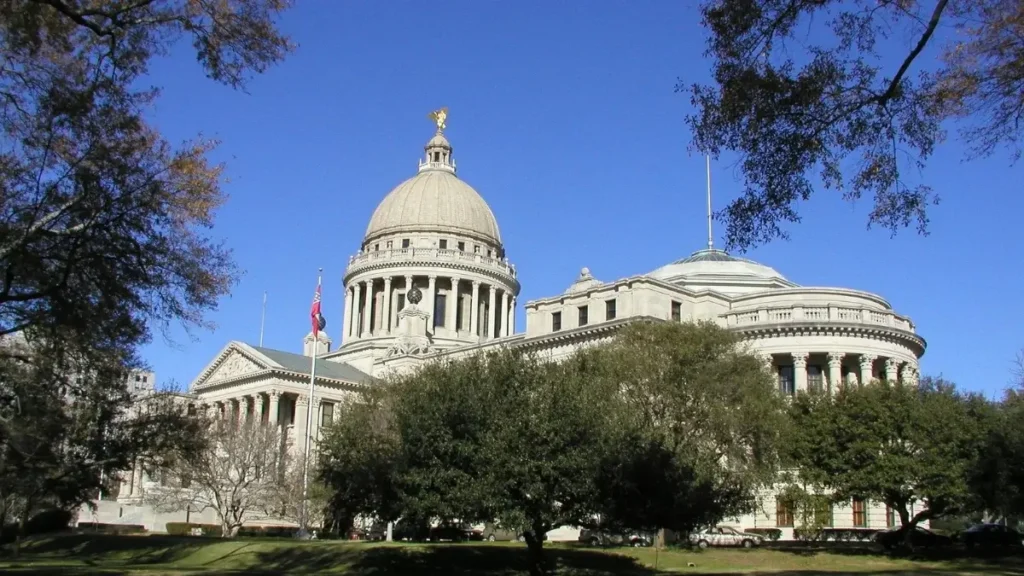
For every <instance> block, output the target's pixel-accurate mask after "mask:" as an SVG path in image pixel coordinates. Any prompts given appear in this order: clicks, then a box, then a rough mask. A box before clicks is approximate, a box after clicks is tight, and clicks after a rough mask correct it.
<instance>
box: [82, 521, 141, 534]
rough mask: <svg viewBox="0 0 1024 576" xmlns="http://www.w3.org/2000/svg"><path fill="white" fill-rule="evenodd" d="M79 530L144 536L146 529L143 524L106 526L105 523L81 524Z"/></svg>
mask: <svg viewBox="0 0 1024 576" xmlns="http://www.w3.org/2000/svg"><path fill="white" fill-rule="evenodd" d="M78 529H79V530H86V531H93V532H103V533H104V534H143V533H145V532H146V527H145V526H143V525H141V524H105V523H103V522H79V523H78Z"/></svg>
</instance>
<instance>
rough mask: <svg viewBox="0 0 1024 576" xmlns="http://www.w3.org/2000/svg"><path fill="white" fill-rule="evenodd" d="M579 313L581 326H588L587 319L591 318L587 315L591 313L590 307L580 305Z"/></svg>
mask: <svg viewBox="0 0 1024 576" xmlns="http://www.w3.org/2000/svg"><path fill="white" fill-rule="evenodd" d="M579 314H580V322H579V325H580V326H586V325H587V321H588V320H589V318H588V317H587V316H588V314H589V309H588V307H587V306H580V307H579Z"/></svg>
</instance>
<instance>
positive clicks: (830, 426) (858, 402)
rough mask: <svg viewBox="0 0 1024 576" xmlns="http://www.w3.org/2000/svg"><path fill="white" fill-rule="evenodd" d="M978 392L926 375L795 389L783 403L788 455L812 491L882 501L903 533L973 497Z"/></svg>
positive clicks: (980, 415)
mask: <svg viewBox="0 0 1024 576" xmlns="http://www.w3.org/2000/svg"><path fill="white" fill-rule="evenodd" d="M978 400H979V399H978V398H976V397H974V396H970V395H965V394H962V393H959V392H957V391H956V389H955V388H954V386H953V385H952V384H950V383H948V382H946V381H943V380H935V379H931V378H925V379H923V380H922V381H921V383H920V385H919V386H914V385H912V384H904V383H900V382H885V381H881V382H875V383H872V384H868V385H865V386H861V387H846V388H843V389H841V390H840V391H839V392H838V393H837V394H836V395H835V396H834V397H833V396H830V395H828V394H817V393H815V394H801V395H799V396H798V397H797V398H796V399H795V400H794V402H793V404H792V406H791V410H790V414H791V415H792V418H793V421H794V423H793V428H792V435H791V437H790V442H789V443H788V446H789V447H790V457H791V458H792V460H793V463H794V464H795V465H796V467H797V468H798V469H799V476H800V479H801V481H802V482H804V483H806V484H808V485H810V486H812V487H814V488H816V489H817V490H816V491H817V493H824V494H828V495H829V496H830V497H831V499H832V501H833V502H848V501H849V500H850V499H853V498H856V499H862V500H872V501H875V502H884V503H885V504H887V505H888V506H889V507H890V508H891V509H892V510H894V511H895V512H896V513H897V514H898V515H899V517H900V524H901V526H902V528H903V529H904V530H906V531H907V533H908V534H909V531H910V530H912V529H913V527H914V526H916V525H917V524H918V523H919V522H921V521H923V520H928V519H932V518H940V517H942V516H946V515H951V514H956V513H959V512H963V511H968V510H971V509H972V508H973V507H974V506H975V505H976V499H975V494H974V492H973V491H972V486H971V478H972V476H973V474H974V472H975V465H976V463H977V461H978V457H979V455H980V452H981V451H982V450H983V448H984V439H985V427H984V404H983V403H980V402H978ZM912 506H913V507H914V508H913V510H912Z"/></svg>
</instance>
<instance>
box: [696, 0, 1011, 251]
mask: <svg viewBox="0 0 1024 576" xmlns="http://www.w3.org/2000/svg"><path fill="white" fill-rule="evenodd" d="M701 13H702V16H703V23H704V26H705V27H706V28H707V30H708V32H709V39H708V48H707V55H708V57H709V58H710V59H711V61H712V78H713V81H712V82H711V83H710V84H709V85H700V84H692V85H688V84H686V83H684V82H683V81H681V82H680V84H679V85H678V86H677V90H678V91H687V92H689V93H690V94H691V97H692V101H693V104H694V106H695V108H696V111H695V113H694V114H693V115H691V116H690V117H689V119H688V122H689V124H690V126H691V128H692V131H693V144H694V147H696V148H698V149H700V150H701V151H703V152H707V153H710V154H716V155H717V154H719V153H720V152H722V151H723V150H729V151H732V152H735V153H736V154H738V155H739V165H740V169H741V171H742V173H743V177H744V181H745V188H744V192H743V194H742V195H741V196H740V197H739V198H737V199H736V200H734V201H733V202H732V203H731V204H730V205H729V206H728V207H727V208H726V210H725V211H724V213H723V215H722V218H723V220H724V221H725V223H726V225H727V232H726V242H727V244H728V245H729V246H730V247H732V248H737V249H740V250H745V249H747V248H749V247H751V246H756V245H758V244H762V243H765V242H769V241H771V240H773V239H774V238H779V237H781V238H785V237H787V233H786V231H785V230H784V228H783V226H784V225H785V224H787V223H792V222H799V221H800V215H799V213H798V207H797V205H798V204H799V203H800V202H806V201H807V200H809V199H810V197H811V196H812V195H813V193H814V192H815V188H819V189H822V188H823V189H827V190H834V191H836V192H840V193H841V194H842V197H843V199H844V200H847V201H851V202H852V201H856V200H858V199H859V198H861V197H862V196H863V195H865V194H869V195H871V196H873V197H874V206H873V209H872V211H871V213H870V215H869V216H868V224H869V226H870V225H872V224H877V225H880V226H883V227H885V228H887V229H889V230H890V231H892V232H893V233H895V232H896V231H897V230H899V229H901V228H905V227H907V226H910V225H912V224H916V226H917V228H918V230H919V231H920V232H922V233H925V232H926V231H927V224H928V215H927V209H928V207H929V206H930V205H932V204H934V203H935V202H937V201H938V198H937V196H936V195H935V194H934V192H933V190H932V189H931V187H929V186H928V185H927V184H915V183H914V182H913V179H914V178H913V176H912V175H913V174H915V173H916V172H918V171H919V170H920V169H921V168H922V167H923V165H924V162H925V160H926V159H927V158H928V157H929V156H930V155H931V154H932V152H933V150H934V148H935V146H936V145H937V144H938V143H939V142H941V141H942V140H943V138H944V135H945V132H944V128H943V123H944V121H946V120H953V119H956V120H959V121H961V122H962V123H963V124H962V126H963V130H962V132H961V136H962V137H963V138H964V141H965V142H966V144H967V145H968V146H969V147H970V149H971V151H972V154H979V155H985V154H989V153H991V152H992V151H993V150H995V149H996V148H997V147H999V146H1001V145H1004V144H1005V145H1007V146H1008V147H1009V148H1010V149H1011V150H1012V152H1013V155H1014V157H1015V158H1016V157H1018V156H1019V154H1020V145H1019V144H1020V136H1021V134H1022V130H1024V122H1021V119H1022V117H1024V97H1022V96H1021V95H1022V94H1024V40H1022V38H1024V34H1022V33H1021V32H1022V30H1024V6H1022V4H1021V3H1020V2H1019V1H1016V0H936V1H934V2H916V1H912V0H911V1H908V0H880V1H864V0H857V1H840V0H706V1H705V2H703V3H702V5H701ZM895 38H908V39H910V42H909V44H907V45H903V44H898V43H897V42H896V41H895ZM934 54H938V55H940V56H941V59H936V58H935V57H934V56H933V55H934ZM813 172H817V179H818V181H819V182H820V183H814V181H813V176H814V175H813V174H812V173H813Z"/></svg>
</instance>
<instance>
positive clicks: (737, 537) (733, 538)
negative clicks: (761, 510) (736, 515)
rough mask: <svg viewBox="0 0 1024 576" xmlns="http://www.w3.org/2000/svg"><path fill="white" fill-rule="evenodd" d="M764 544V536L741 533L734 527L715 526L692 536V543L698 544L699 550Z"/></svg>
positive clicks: (751, 546) (750, 546)
mask: <svg viewBox="0 0 1024 576" xmlns="http://www.w3.org/2000/svg"><path fill="white" fill-rule="evenodd" d="M762 542H764V536H761V535H760V534H754V533H751V532H740V531H739V530H737V529H735V528H733V527H732V526H715V527H714V528H705V529H703V530H698V531H697V532H693V533H691V534H690V543H691V544H696V545H697V547H698V548H701V549H703V548H707V547H709V546H742V547H744V548H753V547H754V546H760V545H761V543H762Z"/></svg>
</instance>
